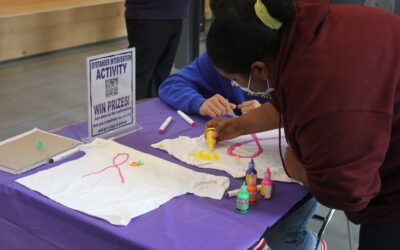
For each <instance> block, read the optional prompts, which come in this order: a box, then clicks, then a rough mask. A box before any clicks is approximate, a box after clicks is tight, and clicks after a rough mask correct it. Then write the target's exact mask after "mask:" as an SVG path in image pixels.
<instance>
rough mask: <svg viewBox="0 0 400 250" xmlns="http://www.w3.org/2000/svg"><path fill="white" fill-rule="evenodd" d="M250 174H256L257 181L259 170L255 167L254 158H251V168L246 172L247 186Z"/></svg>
mask: <svg viewBox="0 0 400 250" xmlns="http://www.w3.org/2000/svg"><path fill="white" fill-rule="evenodd" d="M250 174H254V176H255V177H256V180H257V170H256V169H255V167H254V161H253V158H251V161H250V162H249V168H248V169H247V170H246V184H249V178H250Z"/></svg>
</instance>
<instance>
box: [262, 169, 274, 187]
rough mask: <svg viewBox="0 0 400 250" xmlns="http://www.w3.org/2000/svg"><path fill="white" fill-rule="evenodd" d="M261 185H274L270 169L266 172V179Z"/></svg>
mask: <svg viewBox="0 0 400 250" xmlns="http://www.w3.org/2000/svg"><path fill="white" fill-rule="evenodd" d="M261 185H266V186H270V185H272V180H271V171H270V170H269V168H267V170H265V175H264V179H263V180H262V181H261Z"/></svg>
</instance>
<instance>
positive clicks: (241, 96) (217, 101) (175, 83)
mask: <svg viewBox="0 0 400 250" xmlns="http://www.w3.org/2000/svg"><path fill="white" fill-rule="evenodd" d="M158 95H159V97H160V99H161V100H162V101H163V102H165V103H166V104H168V105H170V106H171V107H173V108H175V109H180V110H182V111H184V112H186V113H189V114H197V115H202V116H210V117H218V116H222V115H225V114H228V113H229V111H230V109H231V108H232V107H233V105H230V104H234V105H235V106H236V108H234V110H233V111H234V113H235V114H236V115H240V114H242V113H246V112H248V111H250V110H252V109H255V108H257V107H258V106H260V105H261V104H262V103H264V102H266V101H267V100H268V96H267V95H265V94H263V95H253V94H251V93H247V92H244V91H242V90H241V88H240V87H239V85H238V84H237V83H236V82H235V81H234V79H232V80H230V79H226V78H224V77H223V76H222V75H221V74H220V73H218V71H217V70H216V69H215V68H214V66H213V65H212V64H211V62H210V59H209V58H208V54H207V52H204V53H203V54H201V55H200V56H199V57H198V58H196V59H195V60H194V61H193V62H192V63H191V64H190V65H188V66H186V67H185V68H183V69H181V70H180V71H178V72H176V73H175V74H173V75H171V76H169V77H168V78H167V79H166V80H165V81H164V82H163V83H162V84H161V86H160V87H159V89H158Z"/></svg>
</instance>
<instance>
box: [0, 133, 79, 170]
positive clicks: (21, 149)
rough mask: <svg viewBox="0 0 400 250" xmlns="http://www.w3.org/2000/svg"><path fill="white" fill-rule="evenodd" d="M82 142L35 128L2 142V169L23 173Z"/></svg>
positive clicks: (0, 149)
mask: <svg viewBox="0 0 400 250" xmlns="http://www.w3.org/2000/svg"><path fill="white" fill-rule="evenodd" d="M38 143H39V144H38ZM81 144H82V142H80V141H78V140H74V139H71V138H68V137H65V136H61V135H56V134H52V133H49V132H46V131H43V130H40V129H38V128H34V129H32V130H30V131H28V132H25V133H23V134H20V135H17V136H15V137H12V138H10V139H7V140H5V141H2V142H0V170H3V171H6V172H9V173H12V174H21V173H24V172H26V171H29V170H31V169H34V168H37V167H39V166H41V165H43V164H46V163H49V162H51V159H52V158H53V157H54V156H56V155H59V154H61V153H63V152H66V151H68V150H71V149H73V148H75V147H77V146H79V145H81Z"/></svg>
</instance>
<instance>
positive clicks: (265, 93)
mask: <svg viewBox="0 0 400 250" xmlns="http://www.w3.org/2000/svg"><path fill="white" fill-rule="evenodd" d="M250 82H251V74H250V76H249V81H248V83H247V88H245V87H240V86H239V87H240V89H241V90H242V91H243V92H246V93H249V94H251V95H269V94H271V92H272V91H274V90H275V89H274V88H270V87H269V81H268V79H267V90H265V91H253V90H251V89H250Z"/></svg>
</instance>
